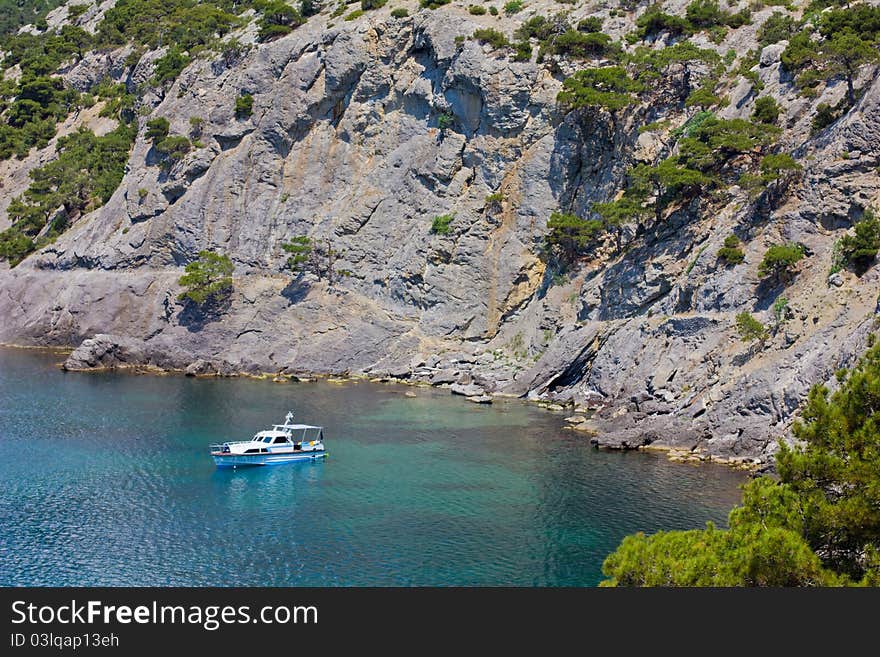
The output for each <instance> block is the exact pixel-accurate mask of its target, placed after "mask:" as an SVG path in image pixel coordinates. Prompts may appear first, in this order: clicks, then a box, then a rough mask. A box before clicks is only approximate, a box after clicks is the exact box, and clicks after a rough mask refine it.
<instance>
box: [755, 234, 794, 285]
mask: <svg viewBox="0 0 880 657" xmlns="http://www.w3.org/2000/svg"><path fill="white" fill-rule="evenodd" d="M803 257H804V249H803V247H802V246H800V245H799V244H795V243H793V242H789V243H788V244H774V245H772V246H771V247H770V248H768V249H767V251H766V253H764V258H763V259H762V260H761V264H760V265H758V275H759V276H761V277H762V278H775V279H776V280H777V281H779V280H783V281H784V280H787V279H789V278H790V277H791V275H792V274H793V273H794V268H795V266H796V265H797V263H798V262H800V260H801V259H802V258H803Z"/></svg>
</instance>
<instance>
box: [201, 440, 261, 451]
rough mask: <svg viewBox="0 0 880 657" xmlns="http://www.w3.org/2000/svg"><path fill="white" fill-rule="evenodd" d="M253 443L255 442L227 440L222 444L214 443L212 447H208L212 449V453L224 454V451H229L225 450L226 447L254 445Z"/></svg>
mask: <svg viewBox="0 0 880 657" xmlns="http://www.w3.org/2000/svg"><path fill="white" fill-rule="evenodd" d="M252 442H253V441H252V440H227V441H225V442H222V443H214V444H212V445H208V449H210V450H211V452H223V451H228V450H224V449H223V447H224V446H227V445H241V444H243V443H252Z"/></svg>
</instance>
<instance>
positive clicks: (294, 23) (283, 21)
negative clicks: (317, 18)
mask: <svg viewBox="0 0 880 657" xmlns="http://www.w3.org/2000/svg"><path fill="white" fill-rule="evenodd" d="M260 13H261V14H262V16H263V17H262V19H261V20H260V31H259V33H258V35H257V36H258V38H259V39H260V41H264V42H265V41H272V40H273V39H277V38H279V37H283V36H285V35H286V34H290V33H291V32H292V31H293V30H294V29H296V28H297V27H299V26H300V25H302V24H303V23H305V22H306V19H305V18H303V16H302V14H300V13H299V12H298V11H297V10H296V9H294V8H293V7H291V6H290V5H289V4H287V3H286V2H283V0H269V2H266V3H265V4H263V5H262V7H261V9H260Z"/></svg>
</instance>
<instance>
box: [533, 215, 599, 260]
mask: <svg viewBox="0 0 880 657" xmlns="http://www.w3.org/2000/svg"><path fill="white" fill-rule="evenodd" d="M603 228H604V226H603V224H602V222H601V221H599V220H598V219H582V218H581V217H578V216H577V215H574V214H568V213H565V212H554V213H553V214H551V215H550V219H549V220H548V221H547V229H548V231H549V232H548V233H547V245H548V246H549V247H550V248H552V249H554V250H556V251H557V252H558V253H559V255H560V256H561V258H562V260H563V261H564V262H565V263H572V262H574V261H575V260H576V259H577V257H578V255H579V254H580V253H581V252H582V251H583V250H584V249H585V248H586V247H587V246H589V245H590V244H591V243H593V242H594V241H595V239H596V238H597V237H598V236H599V235H600V234H601V233H602V229H603Z"/></svg>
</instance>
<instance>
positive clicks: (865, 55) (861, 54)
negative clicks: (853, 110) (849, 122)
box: [823, 28, 880, 105]
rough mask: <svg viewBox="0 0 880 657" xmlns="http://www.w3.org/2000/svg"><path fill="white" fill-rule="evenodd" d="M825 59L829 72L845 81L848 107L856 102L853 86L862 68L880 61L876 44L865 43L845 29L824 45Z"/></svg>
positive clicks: (879, 53)
mask: <svg viewBox="0 0 880 657" xmlns="http://www.w3.org/2000/svg"><path fill="white" fill-rule="evenodd" d="M823 45H824V51H825V58H826V60H827V61H828V63H829V64H830V67H831V71H832V72H835V73H838V74H840V75H842V76H843V78H844V80H846V97H847V100H849V104H850V105H854V104H855V102H856V91H855V86H854V84H853V82H854V80H855V78H856V76H857V75H858V73H859V71H860V70H861V68H862V67H863V66H865V65H866V64H871V63H874V62H876V61H878V59H880V52H878V51H877V46H876V44H874V43H872V42H870V41H866V40H865V39H863V38H862V37H861V36H859V35H858V34H856V33H855V32H853V31H852V30H851V29H849V28H847V29H845V30H842V31H841V32H838V33H836V34H835V35H834V36H833V37H831V38H830V39H829V40H827V41H826V42H825V43H824V44H823Z"/></svg>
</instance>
